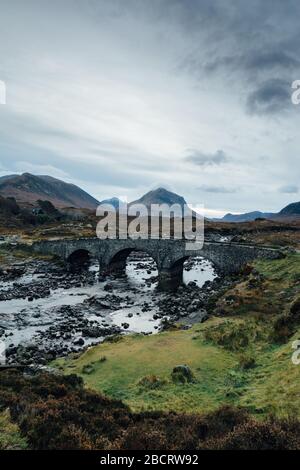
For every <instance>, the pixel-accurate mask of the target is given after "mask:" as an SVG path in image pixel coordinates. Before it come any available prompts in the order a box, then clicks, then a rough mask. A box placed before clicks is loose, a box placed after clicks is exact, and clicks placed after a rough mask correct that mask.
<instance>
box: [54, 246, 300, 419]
mask: <svg viewBox="0 0 300 470" xmlns="http://www.w3.org/2000/svg"><path fill="white" fill-rule="evenodd" d="M256 268H257V269H258V270H259V271H260V272H261V273H262V274H263V275H264V281H263V283H262V285H261V286H259V287H258V288H257V289H253V288H250V287H249V286H248V285H247V281H242V282H241V283H240V284H239V285H237V286H236V287H235V288H234V289H233V290H232V291H230V293H231V294H232V293H234V295H235V296H236V297H237V298H238V299H239V300H238V301H237V302H235V303H233V304H232V305H230V306H227V307H226V308H227V310H226V312H225V313H226V317H225V318H219V317H212V318H211V319H209V320H208V321H207V322H205V323H203V324H199V325H194V326H193V328H191V329H189V330H175V331H167V332H163V333H159V334H156V335H153V336H142V335H131V336H126V337H124V338H123V339H122V340H121V341H118V342H115V343H111V342H105V343H103V344H101V345H98V346H96V347H93V348H91V349H89V350H87V351H86V352H85V353H83V354H82V355H81V356H79V357H77V358H74V357H73V358H66V359H61V360H58V361H56V362H55V366H56V367H60V368H61V370H62V371H63V372H64V373H77V374H79V375H81V376H82V377H83V379H84V381H85V384H86V386H87V387H90V388H93V389H95V390H97V391H100V392H102V393H105V394H107V395H108V396H110V397H113V398H117V399H121V400H123V401H124V402H125V403H127V404H128V405H129V406H130V407H131V408H132V410H134V411H140V410H165V411H167V410H174V411H184V412H200V413H206V412H208V411H212V410H215V409H217V408H218V407H219V406H220V405H223V404H231V405H235V406H239V405H241V406H244V407H246V408H247V409H248V410H249V411H250V412H251V413H253V414H255V415H258V416H260V415H261V416H264V415H266V414H269V413H270V412H271V413H274V414H275V415H277V416H279V417H287V416H290V415H293V416H300V366H296V365H294V364H293V363H292V361H291V357H292V353H293V349H292V342H293V340H295V339H300V325H299V327H297V328H298V329H297V328H296V330H295V334H294V335H293V337H291V338H290V339H289V340H288V342H287V343H286V344H284V345H280V344H275V343H274V342H273V341H272V339H271V338H272V336H271V333H272V329H273V323H274V319H276V318H277V315H278V314H281V313H282V312H283V311H284V310H288V309H289V305H290V302H292V300H293V299H294V298H295V296H297V295H299V274H300V255H299V254H296V255H290V256H288V257H287V258H285V259H283V260H276V261H259V262H257V263H256ZM226 295H228V293H226ZM226 295H225V298H226ZM221 303H222V302H221ZM223 303H224V305H225V304H226V301H223ZM103 357H105V358H106V360H105V361H101V358H103ZM249 358H250V359H251V361H250V363H252V366H251V367H244V366H243V364H245V363H246V364H247V362H249ZM183 364H186V365H188V366H189V367H190V368H191V370H192V372H193V374H194V376H195V381H194V382H192V383H186V384H176V383H174V382H173V381H172V378H171V374H172V370H173V368H174V367H175V366H177V365H183Z"/></svg>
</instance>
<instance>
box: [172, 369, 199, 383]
mask: <svg viewBox="0 0 300 470" xmlns="http://www.w3.org/2000/svg"><path fill="white" fill-rule="evenodd" d="M171 378H172V381H173V382H174V383H177V384H179V383H180V384H185V383H192V382H195V377H194V374H193V372H192V371H191V369H190V368H189V366H187V365H184V366H176V367H174V369H173V371H172V374H171Z"/></svg>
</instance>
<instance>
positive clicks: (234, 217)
mask: <svg viewBox="0 0 300 470" xmlns="http://www.w3.org/2000/svg"><path fill="white" fill-rule="evenodd" d="M273 215H274V214H272V213H271V212H260V211H253V212H246V213H245V214H230V213H229V214H226V215H224V217H223V218H222V219H218V220H222V222H249V221H251V220H255V219H258V218H261V219H268V218H271V217H273Z"/></svg>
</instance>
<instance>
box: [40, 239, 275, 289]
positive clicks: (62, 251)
mask: <svg viewBox="0 0 300 470" xmlns="http://www.w3.org/2000/svg"><path fill="white" fill-rule="evenodd" d="M32 249H33V250H34V251H35V252H39V253H41V254H46V255H49V254H51V255H55V256H58V257H60V258H62V259H63V260H65V261H68V260H70V258H71V257H73V258H74V257H76V255H77V254H78V255H79V254H82V253H86V254H89V255H90V256H91V257H93V258H96V259H97V260H98V261H99V264H100V271H101V272H102V273H103V274H108V273H110V272H113V271H121V270H124V269H125V267H126V259H127V257H128V255H129V254H130V253H131V252H132V251H142V252H145V253H147V254H148V255H150V256H151V257H152V258H153V259H154V260H155V262H156V264H157V269H158V280H159V286H160V288H161V289H162V290H169V289H175V288H176V287H177V286H178V285H179V284H180V283H181V282H182V275H183V263H184V261H185V260H186V259H188V258H189V257H194V256H202V257H203V258H205V259H207V260H209V261H211V262H212V263H213V265H214V267H215V268H216V270H217V271H218V272H221V273H224V274H231V273H236V272H239V271H240V270H241V268H242V267H243V266H244V265H245V264H247V263H249V262H251V261H253V260H255V259H257V258H267V259H276V258H279V257H282V256H283V254H282V252H281V251H280V250H278V249H275V248H269V247H263V246H257V245H245V244H238V243H226V242H212V241H205V242H204V244H203V245H199V244H198V243H197V242H187V241H186V240H172V239H170V240H166V239H146V240H145V239H126V240H121V239H106V240H101V239H99V238H79V239H62V240H52V241H51V240H49V241H40V242H35V243H33V244H32Z"/></svg>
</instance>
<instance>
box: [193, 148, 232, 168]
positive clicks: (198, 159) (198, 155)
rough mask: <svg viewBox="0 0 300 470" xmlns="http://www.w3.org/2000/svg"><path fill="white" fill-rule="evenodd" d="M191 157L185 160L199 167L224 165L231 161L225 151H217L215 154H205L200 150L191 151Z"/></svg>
mask: <svg viewBox="0 0 300 470" xmlns="http://www.w3.org/2000/svg"><path fill="white" fill-rule="evenodd" d="M188 152H189V155H188V156H187V157H185V160H186V161H187V162H190V163H194V164H195V165H199V166H208V165H209V166H211V165H222V164H223V163H226V162H228V161H229V157H228V156H227V155H226V153H225V152H223V150H217V152H215V153H212V154H210V153H203V152H201V151H200V150H196V149H190V150H189V151H188Z"/></svg>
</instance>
